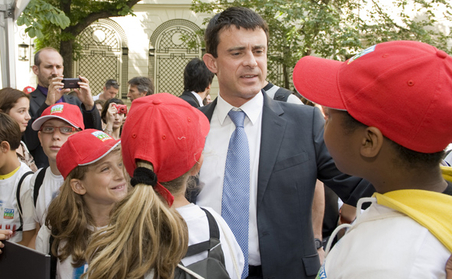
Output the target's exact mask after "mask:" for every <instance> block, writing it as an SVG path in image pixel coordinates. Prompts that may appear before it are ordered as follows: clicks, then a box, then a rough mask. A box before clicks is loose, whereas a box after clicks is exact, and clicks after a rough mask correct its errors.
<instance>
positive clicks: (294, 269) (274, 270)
mask: <svg viewBox="0 0 452 279" xmlns="http://www.w3.org/2000/svg"><path fill="white" fill-rule="evenodd" d="M263 94H264V106H263V116H262V135H261V147H260V158H259V171H258V186H257V187H258V189H257V227H258V235H259V247H260V254H261V263H262V271H263V277H264V278H281V279H282V278H284V279H286V278H297V279H298V278H314V277H315V275H316V274H317V272H318V270H319V268H320V263H319V257H318V253H317V250H316V248H315V245H314V235H313V231H312V220H311V210H312V201H313V196H314V189H315V182H316V179H317V178H318V179H320V180H321V181H323V182H324V183H325V185H327V186H328V187H330V188H331V189H333V190H334V191H335V192H336V193H337V194H338V196H339V197H341V198H342V200H344V201H345V202H347V203H349V204H352V205H355V204H356V202H357V200H358V199H359V198H360V197H362V196H370V195H372V193H373V192H374V191H375V190H374V188H373V187H372V185H370V183H368V182H367V181H364V180H362V179H359V178H355V177H350V176H348V175H345V174H343V173H341V172H340V171H339V170H338V169H337V168H336V166H335V164H334V162H333V159H332V158H331V156H330V154H329V153H328V150H327V149H326V146H325V144H324V141H323V125H324V120H323V116H322V115H321V113H320V111H319V110H318V109H317V108H314V107H310V106H300V105H296V104H290V103H285V102H277V101H274V100H272V99H270V98H269V97H268V96H267V95H266V94H265V93H263ZM216 104H217V100H216V99H215V101H214V102H212V103H211V104H209V105H207V106H205V107H202V108H201V111H203V112H204V114H205V115H206V116H207V118H209V120H210V119H211V118H212V114H213V111H214V109H215V106H216Z"/></svg>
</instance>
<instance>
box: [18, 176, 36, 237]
mask: <svg viewBox="0 0 452 279" xmlns="http://www.w3.org/2000/svg"><path fill="white" fill-rule="evenodd" d="M30 174H33V172H32V171H27V172H26V173H24V174H23V175H22V177H21V178H20V180H19V184H17V190H16V200H17V207H18V208H19V219H20V227H19V228H18V229H17V230H16V231H22V227H23V225H24V221H23V219H22V205H21V204H20V189H21V188H22V183H23V182H24V179H25V177H27V176H29V175H30Z"/></svg>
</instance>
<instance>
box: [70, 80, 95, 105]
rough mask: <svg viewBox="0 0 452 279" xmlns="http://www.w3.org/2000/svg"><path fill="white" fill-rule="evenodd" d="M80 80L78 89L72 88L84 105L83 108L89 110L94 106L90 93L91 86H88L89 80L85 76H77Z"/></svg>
mask: <svg viewBox="0 0 452 279" xmlns="http://www.w3.org/2000/svg"><path fill="white" fill-rule="evenodd" d="M79 78H80V79H81V80H82V81H81V82H79V83H78V84H79V85H80V89H78V88H76V89H74V91H75V93H77V97H78V98H79V99H80V101H82V103H83V104H84V105H85V109H86V110H87V111H90V110H92V109H93V107H94V101H93V95H92V94H91V88H89V81H88V79H87V78H85V77H82V76H79Z"/></svg>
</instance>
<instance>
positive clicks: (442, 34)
mask: <svg viewBox="0 0 452 279" xmlns="http://www.w3.org/2000/svg"><path fill="white" fill-rule="evenodd" d="M385 4H386V5H385ZM230 6H242V7H248V8H252V9H253V10H255V11H256V12H257V13H259V14H260V15H261V16H262V17H263V18H264V19H265V20H266V21H267V23H268V25H269V28H270V38H269V52H268V63H269V67H268V68H269V73H268V79H269V80H271V81H273V82H275V83H277V84H278V82H279V84H280V85H282V86H284V87H286V88H289V87H290V84H291V82H290V80H291V73H292V69H293V67H294V65H295V64H296V62H297V61H298V60H299V59H300V58H301V57H303V56H305V55H310V54H311V53H315V54H316V55H318V56H321V57H328V58H332V59H336V60H342V61H343V60H345V59H347V58H349V57H350V56H351V55H353V54H354V53H356V52H357V51H358V50H361V49H363V48H366V47H368V46H371V45H373V44H376V43H379V42H385V41H391V40H416V41H422V42H425V43H428V44H431V45H434V46H436V47H438V48H440V49H443V50H445V51H446V52H449V53H452V47H447V46H448V45H447V42H448V40H449V42H450V40H451V38H452V34H450V33H449V34H447V33H446V32H448V31H447V27H446V26H444V25H443V24H441V23H439V22H438V20H439V19H443V22H451V20H452V7H451V4H449V0H411V1H408V0H392V1H387V0H380V1H378V0H334V1H333V0H248V1H241V0H233V1H231V0H213V1H211V2H205V0H193V2H192V10H193V11H195V12H197V13H200V12H202V13H212V14H214V13H217V12H220V11H222V10H224V9H226V8H227V7H230ZM208 20H210V19H209V18H207V19H206V20H205V22H204V23H207V22H208ZM437 27H440V28H443V30H438V28H437ZM281 77H282V79H283V80H282V81H281V80H280V79H281Z"/></svg>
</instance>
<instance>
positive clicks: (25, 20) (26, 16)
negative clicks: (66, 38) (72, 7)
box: [17, 0, 70, 40]
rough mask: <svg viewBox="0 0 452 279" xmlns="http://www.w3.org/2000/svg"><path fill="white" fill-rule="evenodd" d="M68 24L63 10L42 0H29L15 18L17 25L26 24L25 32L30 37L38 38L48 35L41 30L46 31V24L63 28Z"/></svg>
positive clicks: (41, 38) (68, 21)
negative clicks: (23, 9)
mask: <svg viewBox="0 0 452 279" xmlns="http://www.w3.org/2000/svg"><path fill="white" fill-rule="evenodd" d="M69 24H70V20H69V18H68V17H67V16H66V15H65V14H64V12H62V11H61V10H59V9H58V8H56V7H54V6H52V5H51V4H49V3H47V2H46V1H44V0H31V1H30V3H28V5H27V7H26V8H25V11H24V12H23V13H22V14H21V15H20V17H19V18H18V19H17V25H19V26H21V25H25V26H27V28H26V29H25V32H27V33H28V36H30V38H34V37H37V38H38V39H39V40H43V39H44V38H45V37H48V36H46V35H47V34H46V35H44V33H45V32H43V31H44V30H46V31H47V29H46V27H47V26H49V25H54V26H56V27H58V28H61V29H64V28H66V27H68V26H69Z"/></svg>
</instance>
